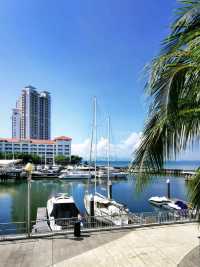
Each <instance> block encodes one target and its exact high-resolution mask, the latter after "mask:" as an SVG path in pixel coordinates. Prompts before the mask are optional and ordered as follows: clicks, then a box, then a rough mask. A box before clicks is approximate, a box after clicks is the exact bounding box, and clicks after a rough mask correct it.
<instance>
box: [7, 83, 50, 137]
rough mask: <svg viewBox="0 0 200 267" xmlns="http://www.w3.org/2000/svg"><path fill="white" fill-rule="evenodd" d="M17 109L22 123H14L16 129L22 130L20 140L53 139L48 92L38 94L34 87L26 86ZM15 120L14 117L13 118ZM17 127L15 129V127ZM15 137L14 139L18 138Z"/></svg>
mask: <svg viewBox="0 0 200 267" xmlns="http://www.w3.org/2000/svg"><path fill="white" fill-rule="evenodd" d="M17 109H18V110H19V114H20V122H19V121H18V120H17V123H16V125H15V124H14V121H13V122H12V125H13V132H15V128H16V129H18V128H20V136H16V137H17V138H20V139H40V140H41V139H42V140H49V139H50V138H51V97H50V93H49V92H47V91H43V92H38V91H37V90H36V88H35V87H33V86H31V85H30V86H26V87H25V88H24V89H23V90H22V93H21V95H20V97H19V99H18V101H17ZM12 118H13V119H14V117H12ZM14 126H15V127H14ZM16 137H15V136H14V135H13V138H16Z"/></svg>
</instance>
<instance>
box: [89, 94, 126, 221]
mask: <svg viewBox="0 0 200 267" xmlns="http://www.w3.org/2000/svg"><path fill="white" fill-rule="evenodd" d="M93 121H94V124H93V128H94V129H95V139H96V140H95V192H94V194H91V193H89V192H87V193H86V194H85V196H84V204H85V209H86V211H87V213H88V214H89V215H93V216H95V217H96V218H97V220H100V221H103V222H105V223H108V222H109V223H112V224H114V225H118V226H119V225H126V224H128V222H129V216H128V215H129V210H128V208H126V207H125V206H124V205H123V204H121V203H119V202H116V201H115V200H113V199H112V198H111V195H110V190H109V186H110V182H111V181H110V118H109V117H108V146H107V164H108V166H107V196H104V195H102V194H99V193H98V192H97V190H96V178H97V168H96V160H97V123H96V122H97V119H96V98H95V99H94V120H93ZM93 135H94V130H92V139H91V150H92V141H93ZM90 153H91V151H90ZM90 158H91V157H90ZM91 203H93V205H91ZM91 209H93V210H91Z"/></svg>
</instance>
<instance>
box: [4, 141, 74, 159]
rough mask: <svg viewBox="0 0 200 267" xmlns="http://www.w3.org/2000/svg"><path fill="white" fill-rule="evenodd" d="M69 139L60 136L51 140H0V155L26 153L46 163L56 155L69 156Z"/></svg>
mask: <svg viewBox="0 0 200 267" xmlns="http://www.w3.org/2000/svg"><path fill="white" fill-rule="evenodd" d="M71 141H72V139H71V138H70V137H66V136H60V137H57V138H54V139H53V140H38V139H30V140H21V139H15V138H0V153H4V154H5V157H6V154H7V153H9V154H10V153H12V154H13V155H14V154H15V153H28V154H35V155H38V156H40V157H41V158H42V159H45V158H46V160H47V161H48V162H53V158H54V157H55V156H58V155H63V156H71Z"/></svg>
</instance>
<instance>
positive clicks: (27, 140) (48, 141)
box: [0, 136, 72, 145]
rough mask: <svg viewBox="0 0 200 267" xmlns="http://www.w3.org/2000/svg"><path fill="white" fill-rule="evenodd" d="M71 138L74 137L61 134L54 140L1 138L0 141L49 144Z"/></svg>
mask: <svg viewBox="0 0 200 267" xmlns="http://www.w3.org/2000/svg"><path fill="white" fill-rule="evenodd" d="M71 140H72V138H70V137H66V136H60V137H57V138H55V139H53V140H44V139H41V140H40V139H17V138H0V142H10V143H19V142H27V143H32V144H47V145H52V144H55V142H56V141H71Z"/></svg>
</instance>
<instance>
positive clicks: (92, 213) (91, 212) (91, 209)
mask: <svg viewBox="0 0 200 267" xmlns="http://www.w3.org/2000/svg"><path fill="white" fill-rule="evenodd" d="M90 217H94V196H91V197H90Z"/></svg>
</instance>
